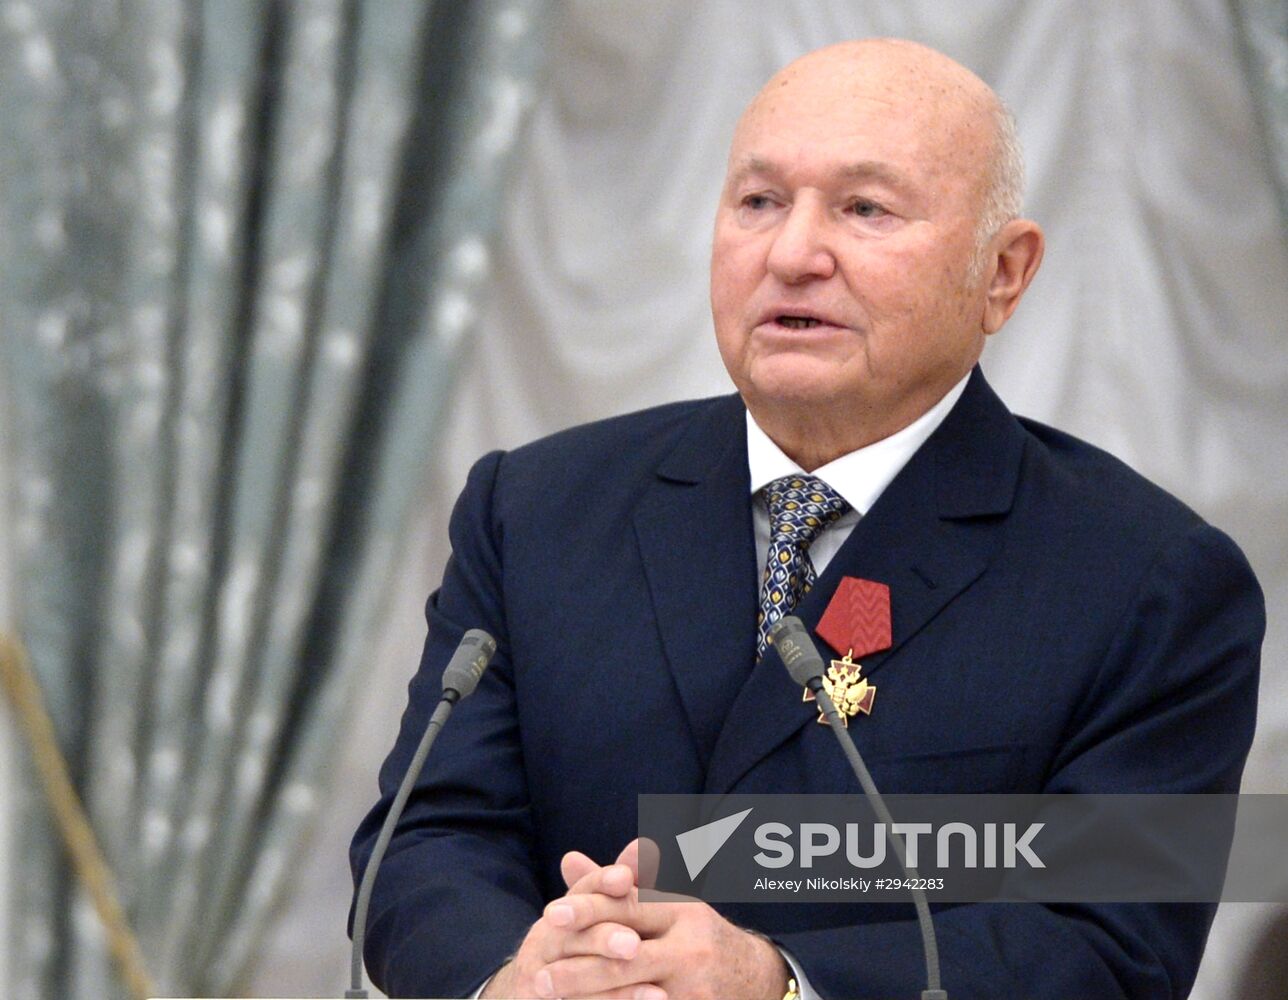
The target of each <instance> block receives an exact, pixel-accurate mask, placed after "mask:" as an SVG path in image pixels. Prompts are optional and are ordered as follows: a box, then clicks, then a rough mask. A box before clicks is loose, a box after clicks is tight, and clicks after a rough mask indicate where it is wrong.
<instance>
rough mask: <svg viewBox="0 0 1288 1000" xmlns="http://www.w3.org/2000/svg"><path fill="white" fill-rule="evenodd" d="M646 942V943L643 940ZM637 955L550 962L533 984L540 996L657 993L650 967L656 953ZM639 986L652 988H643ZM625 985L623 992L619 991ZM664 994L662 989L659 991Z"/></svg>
mask: <svg viewBox="0 0 1288 1000" xmlns="http://www.w3.org/2000/svg"><path fill="white" fill-rule="evenodd" d="M645 945H648V943H647V942H645ZM643 947H644V946H641V953H640V955H639V956H638V957H637V958H636V959H635V960H633V961H625V960H623V959H611V958H601V957H598V956H585V955H583V956H578V957H576V958H564V959H560V960H559V961H557V962H551V963H550V964H549V965H546V966H544V967H543V968H542V969H541V970H540V971H538V972H537V974H536V976H535V978H534V979H533V983H534V985H535V986H536V989H537V996H539V997H564V998H569V997H603V996H628V997H634V996H636V995H637V991H638V993H639V995H642V996H658V995H659V994H658V992H654V991H659V990H660V987H658V986H656V984H654V983H653V981H652V980H653V978H656V977H654V976H653V975H652V974H651V973H650V969H652V967H653V966H655V965H656V959H657V956H656V955H655V954H652V953H650V954H648V955H645V954H644V952H643ZM641 987H652V989H651V990H644V989H641ZM623 988H625V990H626V992H625V993H622V992H621V991H622V990H623ZM660 995H661V996H662V997H665V995H666V994H665V992H664V991H662V992H661V993H660Z"/></svg>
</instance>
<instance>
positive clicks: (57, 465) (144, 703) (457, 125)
mask: <svg viewBox="0 0 1288 1000" xmlns="http://www.w3.org/2000/svg"><path fill="white" fill-rule="evenodd" d="M543 7H544V4H543V3H542V2H541V0H494V2H484V3H458V2H452V0H439V2H420V0H381V2H380V3H378V4H376V3H368V2H359V0H299V2H286V0H280V2H279V0H271V2H263V0H207V2H199V0H192V2H188V3H179V2H175V0H137V2H116V0H112V2H106V0H65V2H45V3H40V4H30V3H21V2H8V3H5V4H3V5H0V94H2V95H3V96H2V97H0V184H2V185H3V188H2V190H0V196H2V201H3V217H2V220H3V221H2V223H0V303H2V305H0V308H2V309H3V315H2V317H0V324H2V330H3V338H2V339H0V363H3V365H4V366H5V378H4V380H3V381H4V384H5V385H6V387H7V392H8V399H7V400H6V402H7V406H8V412H7V417H8V419H7V421H6V426H7V427H9V429H10V431H11V441H12V445H11V448H12V452H11V454H10V455H9V456H8V457H9V460H10V462H11V463H12V470H13V477H14V480H15V484H16V485H15V489H14V493H13V496H12V497H11V498H10V509H11V510H12V511H13V512H14V516H15V551H16V565H15V566H13V567H11V570H12V573H13V590H14V593H15V595H16V602H15V603H16V617H17V625H18V626H19V627H20V629H21V632H22V634H23V636H24V638H25V640H26V642H27V644H28V646H29V648H30V651H31V655H32V660H33V664H34V666H35V668H36V670H37V673H38V674H39V677H40V680H41V682H42V686H43V688H44V690H45V692H46V697H47V699H48V701H49V703H50V706H51V711H52V714H53V716H54V719H55V722H56V725H57V728H58V731H59V735H60V738H61V740H62V743H63V746H64V748H65V752H66V754H67V756H68V757H69V759H70V761H71V764H72V768H73V772H74V776H75V778H76V780H77V783H78V785H79V787H80V789H81V791H82V795H83V797H84V798H85V799H86V801H87V804H88V806H89V809H90V813H91V817H92V819H93V822H94V825H95V827H96V829H97V831H98V833H99V836H100V838H101V839H102V841H103V846H104V848H105V850H106V853H107V856H108V859H109V861H110V863H111V864H112V865H113V867H114V869H115V871H116V874H117V876H118V880H119V883H120V885H119V888H120V892H121V895H122V898H123V901H124V903H125V905H126V908H127V910H128V913H129V914H130V916H131V918H132V921H133V923H134V925H135V927H136V929H137V930H138V932H139V934H140V937H141V943H142V946H143V952H144V955H145V958H146V959H147V961H148V965H149V967H150V971H151V972H152V974H153V975H154V977H155V978H156V979H157V980H158V986H159V988H160V989H161V990H162V991H163V992H167V993H188V994H195V993H224V992H230V991H233V990H235V989H236V988H237V985H238V983H240V982H244V980H245V978H246V976H247V975H248V973H249V971H250V970H251V969H252V967H253V965H254V961H255V958H256V953H257V949H258V947H259V942H260V940H261V938H262V935H263V931H264V927H265V925H266V922H267V921H268V919H269V917H270V915H271V913H272V909H273V906H274V903H275V902H276V901H277V900H278V899H279V897H280V895H281V892H282V890H283V888H284V886H285V885H286V884H287V882H288V879H289V877H290V874H291V872H292V870H293V868H294V865H295V862H296V859H297V857H298V855H299V853H300V851H301V845H302V843H303V842H304V840H305V837H306V835H307V833H308V832H309V830H310V828H311V826H312V825H313V824H314V823H315V822H316V820H317V807H318V802H319V794H320V790H321V789H322V788H323V786H324V776H325V773H326V770H327V767H328V765H329V763H330V762H331V761H332V759H333V757H334V754H335V751H336V749H337V747H336V740H335V734H336V732H337V731H338V730H339V729H340V728H341V723H342V721H343V718H344V716H345V713H346V711H347V705H348V702H349V699H350V697H351V695H352V692H353V690H354V688H355V685H357V684H359V683H361V682H362V679H363V676H364V672H365V670H366V668H367V665H368V664H367V660H366V650H367V645H368V642H369V640H370V638H371V632H372V627H373V623H374V622H375V621H376V620H377V618H378V612H379V609H380V608H381V606H382V602H383V600H384V598H385V596H386V592H387V585H388V576H389V570H390V567H391V565H392V563H393V559H394V556H395V555H396V553H397V552H398V550H399V547H400V545H401V544H402V539H403V536H404V533H405V528H406V513H407V511H408V508H409V504H410V503H411V501H412V500H413V498H414V497H415V496H417V495H418V494H419V493H420V492H422V491H423V489H424V485H425V470H426V467H427V458H428V455H429V452H430V448H431V446H432V445H433V443H434V441H435V439H436V438H435V426H436V423H437V420H438V416H439V412H440V409H441V407H442V405H443V400H444V397H445V394H446V391H447V388H448V386H449V384H450V382H451V380H452V375H453V372H454V370H455V366H456V364H457V360H458V358H459V357H460V355H461V351H462V348H463V347H464V346H465V344H466V343H467V338H468V334H469V332H470V330H471V327H472V325H473V322H474V318H475V311H476V306H475V301H476V297H477V294H478V291H479V288H480V287H481V284H482V282H483V281H484V279H485V278H486V276H487V274H488V272H489V268H490V251H489V244H488V238H489V233H490V230H491V228H492V223H493V222H494V219H495V215H496V211H495V207H496V204H497V192H498V190H499V187H500V185H501V181H502V177H503V172H504V167H505V164H506V163H507V161H508V158H509V152H510V150H511V148H512V145H513V141H514V139H515V136H516V134H517V132H518V130H519V127H520V123H521V121H522V119H523V115H524V109H525V108H526V106H527V105H528V103H529V98H530V95H531V92H532V79H533V74H534V72H535V69H536V65H537V59H538V56H539V53H540V51H541V44H540V31H539V29H540V25H541V15H542V11H543ZM19 808H20V811H21V824H20V829H19V837H20V842H19V843H18V844H17V845H16V846H17V848H18V849H17V851H16V855H15V858H14V859H6V861H7V862H9V863H14V862H16V863H17V865H18V866H19V868H20V871H19V872H18V874H17V875H16V877H14V878H13V880H12V884H13V887H14V899H13V900H12V901H11V905H12V908H13V913H14V918H13V920H12V924H13V925H14V927H15V938H14V948H13V951H12V960H11V965H12V967H13V968H12V972H11V979H12V981H13V982H15V983H16V984H17V988H16V990H15V991H12V992H10V991H7V992H6V995H7V996H11V997H14V998H15V1000H26V998H58V1000H79V998H91V997H92V998H95V1000H98V998H103V997H105V996H111V995H114V994H113V987H111V986H109V985H108V984H110V983H112V982H113V981H114V976H113V973H112V970H111V969H110V968H109V966H108V963H107V960H106V958H105V956H104V952H103V948H102V941H101V931H100V929H99V927H98V924H97V921H96V920H95V918H94V916H93V914H92V912H91V911H89V910H88V909H87V907H86V905H85V903H84V901H83V900H82V898H81V896H80V894H79V893H78V891H77V888H76V886H75V885H74V883H73V880H72V878H71V876H70V874H69V872H68V871H67V870H66V868H65V866H64V861H63V857H62V853H61V850H60V849H59V847H58V845H57V842H56V839H55V838H54V836H53V835H52V834H51V832H50V829H49V827H48V824H47V820H46V813H45V810H44V807H43V804H42V803H41V802H40V801H39V799H38V796H37V795H36V793H35V792H34V789H33V787H32V786H31V785H30V784H28V785H27V787H26V788H25V789H24V795H23V800H22V802H21V803H20V806H19ZM335 919H336V920H342V919H343V911H342V910H341V911H340V912H338V913H337V914H336V915H335ZM335 985H336V988H337V989H338V988H339V986H340V984H339V983H338V982H337V983H336V984H335ZM116 992H117V993H118V994H119V988H118V989H117V990H116Z"/></svg>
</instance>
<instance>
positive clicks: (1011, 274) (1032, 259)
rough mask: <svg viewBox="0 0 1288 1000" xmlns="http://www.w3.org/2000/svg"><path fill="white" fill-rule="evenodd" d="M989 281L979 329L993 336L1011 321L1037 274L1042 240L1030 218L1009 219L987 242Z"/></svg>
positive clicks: (1040, 230) (1039, 231) (1040, 232)
mask: <svg viewBox="0 0 1288 1000" xmlns="http://www.w3.org/2000/svg"><path fill="white" fill-rule="evenodd" d="M989 244H990V250H989V255H990V257H991V258H992V259H991V261H990V264H991V265H992V266H991V267H990V268H989V271H990V272H991V273H992V278H991V279H990V280H989V283H988V289H987V290H986V292H985V297H984V313H983V315H982V316H981V317H980V327H981V328H982V329H983V331H984V332H985V333H996V332H997V331H998V330H1000V329H1001V328H1002V325H1003V324H1004V323H1005V322H1006V321H1007V320H1008V319H1010V318H1011V313H1013V312H1015V307H1016V306H1018V305H1019V304H1020V298H1021V296H1023V295H1024V291H1025V289H1027V288H1028V287H1029V282H1030V281H1032V280H1033V276H1034V275H1035V274H1037V273H1038V265H1040V264H1041V263H1042V253H1043V250H1044V249H1045V247H1046V238H1045V237H1044V236H1043V235H1042V228H1041V227H1040V226H1039V225H1038V224H1037V223H1036V222H1033V221H1032V220H1030V219H1012V220H1011V221H1010V222H1008V223H1007V224H1006V225H1004V226H1003V227H1002V228H1001V229H1000V230H999V231H998V233H997V235H996V236H994V237H993V239H992V240H990V241H989Z"/></svg>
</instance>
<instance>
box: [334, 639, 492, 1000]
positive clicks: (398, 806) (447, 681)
mask: <svg viewBox="0 0 1288 1000" xmlns="http://www.w3.org/2000/svg"><path fill="white" fill-rule="evenodd" d="M494 653H496V640H495V639H493V638H492V637H491V636H490V635H488V634H487V633H486V632H484V631H483V630H482V629H481V628H472V629H470V630H469V631H468V632H466V633H465V635H464V636H463V637H462V638H461V641H460V644H459V645H458V646H457V647H456V652H454V653H453V654H452V658H451V659H450V660H449V661H448V663H447V669H445V670H444V671H443V697H442V698H441V699H440V700H439V702H438V707H437V708H435V709H434V714H433V715H432V716H430V719H429V724H428V725H427V726H426V727H425V735H424V736H422V737H421V738H420V744H419V745H418V746H417V747H416V753H415V754H413V755H412V758H411V763H410V764H409V765H408V766H407V773H406V774H405V775H403V780H402V784H400V785H399V786H398V794H397V795H395V796H394V802H393V805H391V806H390V807H389V812H388V813H387V814H386V816H385V821H384V823H383V824H382V825H381V827H380V836H378V837H377V838H376V846H375V849H374V850H373V851H372V852H371V857H370V858H368V859H367V866H366V868H364V869H363V872H362V884H361V885H360V886H359V888H358V902H357V905H356V906H355V907H354V913H353V957H352V960H351V963H350V970H349V971H350V979H351V984H350V988H349V989H347V990H345V993H344V995H345V998H346V1000H355V998H356V1000H367V991H366V990H365V989H363V987H362V950H363V945H364V944H365V943H366V939H367V907H368V906H370V904H371V890H372V888H373V887H374V886H375V884H376V873H377V872H378V871H379V870H380V862H381V861H382V860H384V856H385V851H386V849H388V847H389V841H390V840H391V839H393V835H394V827H395V826H397V825H398V820H399V818H400V817H401V816H402V812H403V809H404V807H406V805H407V799H408V798H410V797H411V790H412V787H413V786H414V785H415V784H416V779H417V778H419V777H420V769H421V768H422V767H424V765H425V758H426V757H428V756H429V748H430V747H431V746H433V744H434V739H435V737H437V736H438V733H439V731H440V730H441V729H442V728H443V723H445V722H446V721H447V717H448V716H449V715H451V714H452V708H453V707H454V706H455V705H456V703H457V702H458V701H460V700H461V699H462V698H465V697H467V696H469V695H471V694H473V693H474V689H475V688H476V687H478V683H479V678H480V677H482V676H483V671H484V670H486V669H487V665H488V664H489V663H491V662H492V656H493V654H494Z"/></svg>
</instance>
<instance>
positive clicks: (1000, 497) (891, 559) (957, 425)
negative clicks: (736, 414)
mask: <svg viewBox="0 0 1288 1000" xmlns="http://www.w3.org/2000/svg"><path fill="white" fill-rule="evenodd" d="M1022 450H1023V436H1022V432H1021V430H1020V428H1019V425H1018V423H1017V422H1016V421H1015V419H1014V418H1013V417H1012V416H1011V415H1010V413H1009V412H1008V411H1007V410H1006V408H1005V406H1003V404H1002V403H1001V401H1000V400H999V399H998V398H997V397H996V396H995V395H994V394H993V392H992V390H991V389H990V388H989V387H988V384H987V383H986V382H985V381H984V379H983V376H982V375H981V374H980V372H979V370H978V369H976V371H975V373H974V374H973V375H972V377H971V381H970V383H969V384H968V385H967V388H966V391H965V392H964V393H963V394H962V398H961V399H960V400H959V401H958V403H957V405H956V406H955V407H954V408H953V410H952V412H951V413H949V415H948V417H946V418H945V420H944V422H943V423H942V424H941V425H940V426H939V428H938V429H937V430H936V431H935V433H934V434H933V435H931V437H930V439H929V440H927V442H926V443H925V445H924V446H922V448H920V449H919V450H918V451H917V453H916V454H915V455H914V456H913V457H912V459H911V460H910V461H909V462H908V464H907V465H906V466H905V467H904V468H903V470H902V471H901V472H900V473H899V475H898V476H896V477H895V479H894V480H893V481H892V482H891V484H890V485H889V487H887V489H886V490H885V492H884V493H882V495H881V496H880V498H879V499H878V500H877V502H876V503H875V504H874V505H873V507H872V509H871V510H870V511H869V512H868V513H867V515H866V516H865V517H864V518H863V519H862V520H861V521H860V522H859V523H858V525H856V526H855V529H854V531H853V532H852V533H851V535H850V537H849V538H848V539H847V540H846V542H845V544H844V545H843V546H842V547H841V550H840V551H839V552H838V553H837V554H836V556H835V557H834V558H833V559H832V561H831V562H830V563H829V564H828V566H827V569H826V571H825V572H824V573H823V574H822V575H821V576H820V578H819V580H818V582H817V583H816V584H815V585H814V588H813V589H812V590H811V591H810V593H809V594H808V595H807V596H806V598H805V599H804V600H803V601H802V602H801V603H800V605H799V606H798V607H797V609H796V614H797V615H798V616H799V617H800V618H801V620H802V621H804V622H805V624H806V626H807V627H809V628H810V630H811V631H812V630H813V629H814V627H815V626H816V625H817V624H818V621H819V619H820V618H821V617H822V615H823V612H824V611H825V610H826V608H827V604H828V602H829V601H830V600H831V598H832V594H833V593H834V592H835V591H836V588H837V585H838V584H839V583H840V581H841V578H842V577H843V576H856V577H862V578H864V579H868V580H877V581H880V582H881V583H885V584H887V585H889V587H890V604H891V633H892V634H891V639H892V644H891V647H890V649H889V650H887V651H885V652H883V653H876V654H872V655H870V656H865V657H863V660H862V662H863V667H864V673H865V675H867V676H872V675H873V674H877V673H880V672H881V671H882V669H883V668H884V667H885V665H886V664H888V663H892V662H893V663H895V664H897V661H898V658H899V652H900V649H901V648H902V647H903V646H904V644H906V643H907V642H908V640H909V639H911V638H912V637H913V636H914V635H916V634H917V633H918V632H919V631H921V629H922V628H924V627H925V626H926V624H927V623H929V622H930V621H931V620H932V619H933V618H934V617H935V616H936V615H937V614H938V613H939V612H940V610H942V609H943V608H944V607H945V606H946V605H947V604H948V603H949V602H950V601H952V600H953V599H954V598H955V597H956V596H957V595H958V594H960V593H961V592H962V591H963V590H965V589H966V588H967V587H969V586H970V585H971V584H972V583H974V581H975V580H977V579H978V578H979V577H980V575H981V574H982V573H984V571H985V569H986V568H987V566H988V561H989V558H990V556H991V554H992V551H993V549H994V547H995V546H996V544H997V539H998V537H999V535H1000V527H999V526H1000V522H1001V520H1002V517H1003V516H1004V515H1005V513H1006V512H1007V511H1009V510H1010V507H1011V501H1012V499H1013V496H1014V491H1015V486H1016V480H1017V477H1018V473H1019V465H1020V458H1021V452H1022ZM816 642H817V645H818V646H819V651H820V653H822V654H823V658H824V662H827V660H829V659H830V658H831V657H832V656H834V655H835V654H834V653H833V651H832V650H831V649H830V647H828V646H827V644H826V643H824V642H823V641H822V640H821V639H819V640H816ZM890 669H896V668H895V667H891V668H890ZM878 704H879V702H878ZM878 711H879V708H878ZM814 717H815V712H814V711H813V710H812V709H811V708H810V707H809V706H805V705H803V704H801V697H800V690H799V688H797V687H796V686H795V685H794V684H793V683H792V682H791V680H790V679H789V678H788V676H787V672H786V671H785V670H784V669H783V667H782V665H781V663H780V662H779V661H778V658H777V657H776V656H775V655H774V654H773V653H772V652H771V653H769V654H768V655H767V656H766V657H765V659H764V660H763V661H762V662H761V663H760V664H758V665H757V667H756V669H755V670H754V671H753V672H752V675H751V677H750V679H749V680H748V681H747V683H746V684H745V685H744V686H743V688H742V690H741V691H740V692H739V695H738V698H737V700H736V701H735V702H734V705H733V708H732V710H731V711H730V713H729V716H728V719H727V721H726V723H725V726H724V729H723V730H722V732H721V733H720V738H719V740H718V742H717V744H716V749H715V753H714V755H713V757H712V761H711V765H710V767H709V768H708V772H707V791H709V792H725V791H729V790H731V789H732V788H733V787H734V785H735V784H736V783H737V782H738V780H739V779H740V778H741V777H742V776H743V775H744V774H746V773H747V771H749V770H750V769H751V768H752V767H753V766H754V765H755V764H756V763H757V761H759V760H761V759H763V758H764V757H765V756H767V755H768V754H770V753H772V752H773V751H774V750H775V749H776V748H777V747H779V746H780V745H781V744H782V743H783V742H785V741H786V740H787V739H789V738H790V737H791V736H792V735H793V734H794V733H796V732H797V731H798V730H800V729H801V728H802V727H803V726H804V725H806V724H807V723H811V722H812V721H813V719H814Z"/></svg>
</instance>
